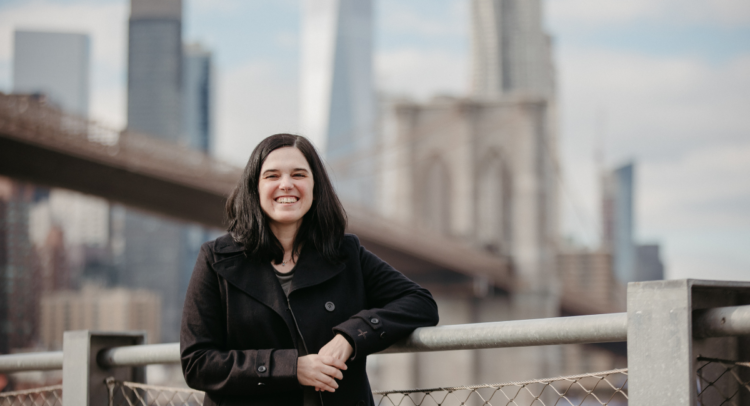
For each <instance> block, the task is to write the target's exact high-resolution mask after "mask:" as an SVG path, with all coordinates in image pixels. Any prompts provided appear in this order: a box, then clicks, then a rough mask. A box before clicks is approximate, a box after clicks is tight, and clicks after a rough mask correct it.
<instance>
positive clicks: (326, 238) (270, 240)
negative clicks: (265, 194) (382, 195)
mask: <svg viewBox="0 0 750 406" xmlns="http://www.w3.org/2000/svg"><path fill="white" fill-rule="evenodd" d="M283 147H294V148H297V149H298V150H300V152H302V155H304V156H305V159H306V160H307V164H308V165H310V169H311V170H312V176H313V181H314V186H313V203H312V206H311V207H310V210H308V212H307V213H305V215H304V217H302V225H301V226H300V228H299V230H298V231H297V236H296V237H295V239H294V245H293V248H292V251H293V254H294V255H295V256H296V255H299V251H300V249H301V247H302V244H303V243H305V244H312V245H313V247H314V248H315V249H317V250H318V251H319V252H320V253H321V254H323V257H325V258H326V259H327V260H328V261H330V262H333V263H335V262H337V261H338V260H339V253H338V249H339V245H340V244H341V240H342V239H343V238H344V230H345V229H346V220H347V219H346V212H345V211H344V207H343V206H342V205H341V201H339V198H338V196H337V195H336V191H335V190H334V189H333V185H332V184H331V180H330V179H329V178H328V172H326V169H325V166H324V165H323V161H322V160H321V159H320V156H318V153H317V151H315V147H313V145H312V144H311V143H310V141H308V140H307V138H305V137H303V136H300V135H292V134H274V135H272V136H270V137H267V138H266V139H264V140H263V141H261V142H260V144H258V146H256V147H255V149H254V150H253V153H252V154H250V159H249V160H248V161H247V165H246V166H245V170H244V171H243V173H242V178H241V179H240V181H239V182H238V183H237V186H236V187H235V188H234V190H233V191H232V193H231V194H230V195H229V198H228V199H227V204H226V212H227V218H228V221H229V227H228V228H227V231H229V233H230V234H231V235H232V237H233V238H234V239H235V241H237V242H239V243H240V244H242V245H243V246H244V247H245V250H246V251H247V252H248V253H250V254H252V255H254V256H256V257H258V258H259V259H261V260H262V261H274V262H275V263H281V261H282V260H283V258H284V257H283V256H284V248H283V247H282V246H281V243H280V242H279V240H278V239H277V238H276V236H275V235H274V234H273V232H272V231H271V229H270V228H269V226H268V219H267V217H266V214H265V213H264V212H263V210H262V209H261V207H260V195H259V193H258V182H259V179H260V169H261V167H262V166H263V162H265V160H266V158H267V157H268V154H270V153H271V152H273V151H275V150H277V149H279V148H283Z"/></svg>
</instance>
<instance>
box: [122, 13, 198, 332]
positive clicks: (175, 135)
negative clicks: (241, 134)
mask: <svg viewBox="0 0 750 406" xmlns="http://www.w3.org/2000/svg"><path fill="white" fill-rule="evenodd" d="M182 46H183V44H182V1H181V0H132V1H131V3H130V21H129V31H128V129H129V130H132V131H138V132H143V133H146V134H149V135H150V136H154V137H157V138H160V139H163V140H166V141H172V142H182V143H187V142H186V140H185V137H184V132H183V131H182V124H183V123H182V112H183V109H184V106H183V99H182V87H183V79H182V62H183V61H182ZM115 214H116V215H117V216H120V217H122V219H121V220H120V219H115V220H117V222H121V224H122V228H121V233H122V235H121V236H116V239H117V240H122V241H124V247H123V248H122V250H121V252H120V255H119V258H118V267H119V278H118V282H119V283H120V284H123V285H125V286H127V287H130V288H146V289H152V290H155V291H157V292H158V293H159V294H160V295H161V298H162V311H163V314H162V318H161V320H162V321H163V330H162V339H163V340H165V341H178V340H179V324H180V317H181V309H182V302H183V300H184V297H181V293H180V292H181V290H182V289H181V286H182V279H183V275H182V273H183V272H184V269H186V268H187V265H186V264H185V261H186V260H187V257H188V254H187V251H188V247H186V245H185V226H184V225H183V224H180V223H176V222H174V221H171V220H167V219H164V218H160V217H156V216H153V215H150V214H146V213H142V212H138V211H135V210H130V209H125V210H119V209H118V210H117V211H116V213H115ZM192 261H195V258H192ZM191 265H192V264H191Z"/></svg>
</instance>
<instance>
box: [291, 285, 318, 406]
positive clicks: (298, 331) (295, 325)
mask: <svg viewBox="0 0 750 406" xmlns="http://www.w3.org/2000/svg"><path fill="white" fill-rule="evenodd" d="M290 293H291V292H290ZM286 305H287V307H288V308H289V314H291V315H292V320H294V327H296V328H297V335H298V336H299V339H300V340H302V347H304V349H305V352H306V353H307V355H310V350H308V349H307V344H306V343H305V337H303V336H302V330H300V329H299V324H297V318H296V317H294V311H293V310H292V302H291V301H290V300H289V296H287V297H286ZM318 397H320V405H321V406H323V405H324V404H323V393H321V392H318Z"/></svg>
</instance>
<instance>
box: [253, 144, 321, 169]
mask: <svg viewBox="0 0 750 406" xmlns="http://www.w3.org/2000/svg"><path fill="white" fill-rule="evenodd" d="M295 169H306V170H308V171H309V170H310V165H309V164H308V163H307V159H305V156H304V155H303V154H302V151H300V150H299V149H298V148H295V147H281V148H278V149H275V150H273V151H271V153H270V154H268V156H267V157H266V160H265V161H263V165H262V166H261V172H264V171H268V170H295Z"/></svg>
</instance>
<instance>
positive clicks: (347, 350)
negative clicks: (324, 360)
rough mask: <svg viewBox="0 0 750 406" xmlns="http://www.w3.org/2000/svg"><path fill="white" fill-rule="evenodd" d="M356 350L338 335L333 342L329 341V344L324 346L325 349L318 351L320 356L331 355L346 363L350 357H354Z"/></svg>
mask: <svg viewBox="0 0 750 406" xmlns="http://www.w3.org/2000/svg"><path fill="white" fill-rule="evenodd" d="M352 351H354V349H353V348H352V346H351V345H350V344H349V341H347V340H346V338H344V337H343V336H342V335H341V334H336V337H333V340H331V341H329V342H328V344H326V345H324V346H323V348H321V349H320V351H318V355H329V356H331V357H334V358H336V359H338V360H340V361H341V362H346V361H348V360H349V357H351V356H352Z"/></svg>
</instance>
